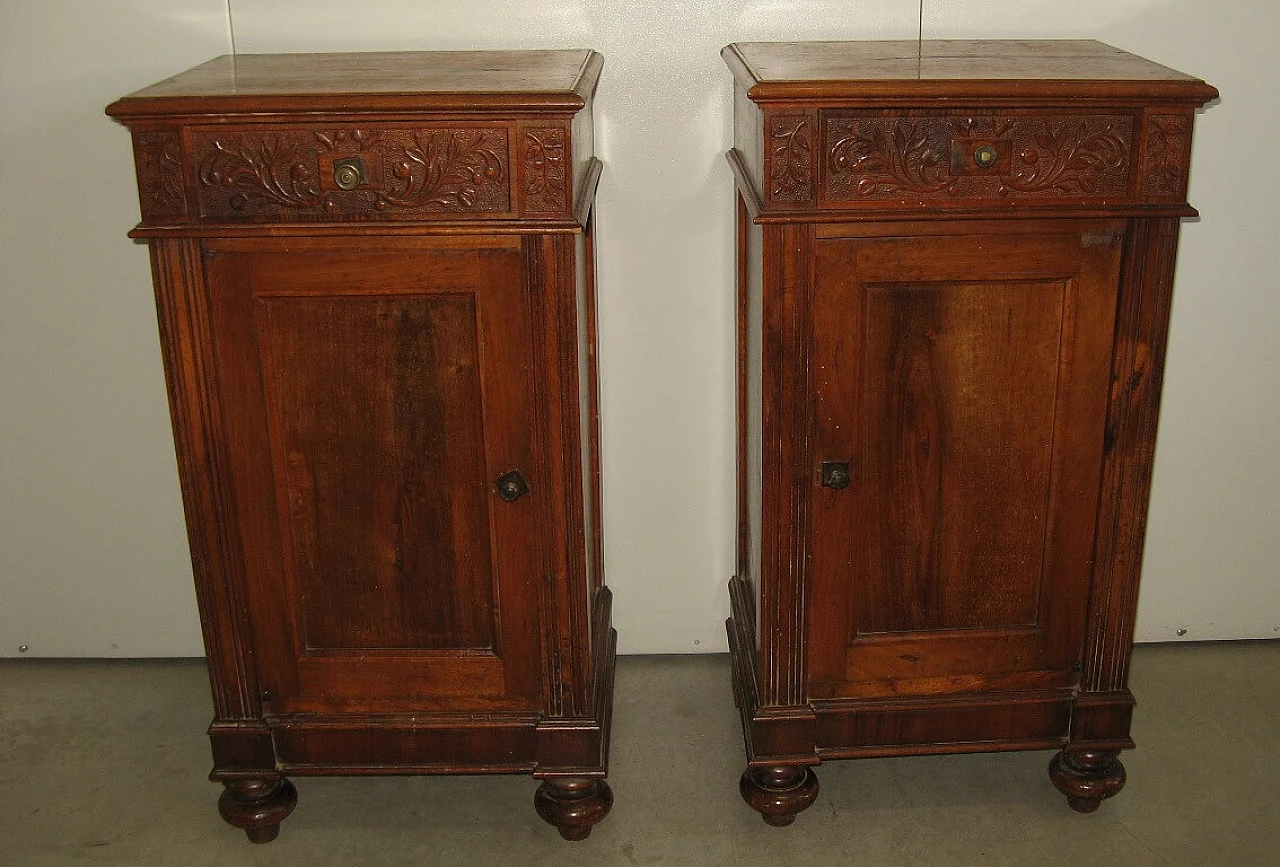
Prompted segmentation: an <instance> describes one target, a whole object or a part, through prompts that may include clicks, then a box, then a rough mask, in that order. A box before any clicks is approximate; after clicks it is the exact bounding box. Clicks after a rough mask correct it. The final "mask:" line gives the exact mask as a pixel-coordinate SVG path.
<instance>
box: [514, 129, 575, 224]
mask: <svg viewBox="0 0 1280 867" xmlns="http://www.w3.org/2000/svg"><path fill="white" fill-rule="evenodd" d="M564 151H565V147H564V128H563V127H547V128H545V129H527V130H525V132H524V209H525V211H527V212H529V213H548V212H551V213H562V212H564V211H565V210H567V209H568V207H569V184H568V180H567V172H566V169H565V153H564Z"/></svg>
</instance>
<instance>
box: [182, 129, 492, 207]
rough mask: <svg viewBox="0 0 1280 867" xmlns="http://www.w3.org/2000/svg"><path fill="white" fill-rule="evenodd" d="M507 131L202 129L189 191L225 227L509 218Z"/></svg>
mask: <svg viewBox="0 0 1280 867" xmlns="http://www.w3.org/2000/svg"><path fill="white" fill-rule="evenodd" d="M511 134H512V129H511V127H510V126H508V125H506V124H467V125H461V124H413V125H403V126H391V127H379V128H368V127H355V126H330V127H325V128H311V127H301V126H296V125H280V126H254V127H252V128H231V129H227V128H208V127H196V128H194V129H192V130H191V132H190V139H189V147H190V150H189V161H190V163H191V171H190V173H189V175H188V182H189V183H191V184H193V185H194V188H195V193H196V202H197V212H198V216H199V217H200V218H202V219H207V220H216V221H219V222H225V221H230V222H241V221H245V222H300V221H310V220H318V221H344V220H429V219H441V218H446V219H447V218H450V217H455V218H456V217H467V216H476V215H483V216H488V217H502V216H510V215H512V212H513V211H514V208H513V203H512V189H511V164H510V138H511Z"/></svg>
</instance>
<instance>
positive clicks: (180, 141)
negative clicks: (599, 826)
mask: <svg viewBox="0 0 1280 867" xmlns="http://www.w3.org/2000/svg"><path fill="white" fill-rule="evenodd" d="M601 64H602V61H601V58H600V55H598V54H596V53H594V52H591V51H531V52H447V53H408V54H331V55H305V54H294V55H241V56H237V57H223V58H219V59H217V60H214V61H211V62H210V63H207V64H205V65H203V66H200V67H198V68H196V69H193V70H191V71H189V72H186V73H183V74H182V75H178V76H176V77H174V78H170V79H168V80H166V81H164V82H161V83H160V84H157V85H155V86H154V87H150V88H147V89H146V90H142V91H139V92H138V93H135V94H133V95H132V96H128V97H125V98H124V99H122V100H120V101H118V102H116V103H115V104H113V105H112V106H111V107H110V108H109V109H108V110H107V112H108V114H110V115H111V116H113V117H114V118H116V119H117V120H119V121H120V122H121V123H124V124H126V125H127V126H128V127H129V128H130V130H131V132H132V134H133V140H134V149H135V154H136V161H137V173H138V189H139V195H140V199H141V206H142V222H141V223H140V224H139V226H138V227H137V229H135V230H134V231H133V232H132V234H131V237H134V238H142V239H145V240H146V241H147V243H148V245H149V246H150V248H151V256H152V262H153V269H154V275H155V291H156V299H157V305H158V310H159V320H160V333H161V344H162V348H163V352H164V363H165V372H166V375H167V380H168V387H169V400H170V406H171V409H172V414H173V424H174V435H175V439H176V443H177V452H178V463H179V470H180V476H181V481H182V490H183V498H184V502H185V505H186V512H187V526H188V532H189V536H190V542H191V554H192V562H193V565H194V569H195V580H196V588H197V593H198V596H199V601H200V615H201V620H202V623H203V628H204V639H205V646H206V649H207V652H208V659H209V672H210V679H211V681H212V686H213V699H214V706H215V715H214V720H213V724H212V725H211V727H210V729H209V737H210V740H211V741H212V746H213V755H214V768H213V772H212V774H211V777H212V779H214V780H218V781H220V782H222V783H223V784H224V785H225V787H226V789H225V791H224V793H223V796H222V800H221V802H220V804H219V806H220V809H221V812H222V815H223V816H224V817H225V818H226V820H227V821H228V822H230V823H231V824H233V825H235V826H237V827H240V828H243V829H245V831H246V832H247V834H248V836H249V838H250V839H251V840H253V841H254V842H266V841H268V840H271V839H273V838H274V837H275V836H276V834H277V832H278V830H279V823H280V821H281V819H283V818H284V817H285V816H287V815H288V814H289V812H290V811H291V810H292V809H293V806H294V803H295V801H296V798H297V796H296V793H295V791H294V787H293V785H292V784H291V783H290V782H289V781H288V779H287V778H288V777H292V776H302V775H308V774H456V773H532V774H533V775H534V776H535V777H537V778H539V779H541V780H542V785H541V787H540V788H539V789H538V792H537V796H536V798H535V805H536V807H537V810H538V812H539V814H540V815H541V816H542V817H543V818H544V819H546V820H547V821H548V822H551V823H553V824H555V825H557V826H558V827H559V829H560V833H561V834H562V835H564V836H565V837H566V838H568V839H582V838H583V837H586V836H587V834H588V833H590V830H591V826H592V825H593V824H594V823H596V822H598V821H600V820H601V819H602V818H603V817H604V815H605V814H606V813H607V812H608V810H609V807H610V804H611V802H612V795H611V794H610V792H609V787H608V785H607V784H606V783H605V781H604V776H605V773H606V762H607V756H608V743H609V713H610V707H611V704H612V691H613V669H614V652H615V651H614V648H615V641H616V639H615V635H614V632H613V630H612V628H611V627H610V594H609V591H608V589H607V588H605V587H604V585H603V580H602V565H601V564H602V560H601V539H600V512H599V504H600V479H599V446H598V423H597V410H596V365H595V299H594V285H593V283H594V265H593V261H592V236H591V208H592V202H593V199H594V195H595V188H596V183H597V180H598V178H599V175H600V163H599V161H598V160H596V159H595V158H594V156H593V142H592V117H591V102H592V97H593V95H594V91H595V87H596V81H597V78H598V76H599V74H600V68H601Z"/></svg>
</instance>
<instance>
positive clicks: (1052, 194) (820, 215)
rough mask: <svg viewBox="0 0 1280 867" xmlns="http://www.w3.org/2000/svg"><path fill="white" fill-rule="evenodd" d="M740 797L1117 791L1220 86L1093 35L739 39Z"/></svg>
mask: <svg viewBox="0 0 1280 867" xmlns="http://www.w3.org/2000/svg"><path fill="white" fill-rule="evenodd" d="M723 56H724V59H725V61H726V62H727V63H728V65H729V67H730V69H731V70H732V71H733V74H734V78H735V82H736V88H735V93H736V96H735V130H736V134H735V147H734V149H733V150H732V151H730V153H729V161H730V163H731V164H732V166H733V171H734V175H735V177H736V179H737V188H738V311H739V314H738V315H739V318H738V335H739V338H738V339H739V366H738V393H739V405H738V425H739V507H738V522H739V528H740V529H739V545H738V567H737V569H738V573H737V575H736V576H735V577H734V579H733V580H732V582H731V584H730V591H731V596H732V603H733V615H732V617H731V618H730V620H729V622H728V628H729V639H730V645H731V648H732V653H733V662H734V687H735V694H736V698H737V701H738V705H739V707H740V708H741V712H742V722H743V728H744V731H745V735H746V746H747V758H748V768H747V771H746V772H745V773H744V774H743V777H742V793H743V796H744V798H745V799H746V800H747V802H748V803H750V804H751V805H752V806H753V807H754V808H755V809H757V810H759V811H760V812H761V813H762V814H763V816H764V819H765V821H767V822H769V823H771V824H775V825H784V824H788V823H790V822H791V821H792V820H793V819H794V817H795V814H796V813H797V812H799V811H800V810H803V809H804V808H805V807H807V806H809V805H810V804H811V803H812V802H813V800H814V798H815V797H816V795H817V789H818V784H817V779H816V777H815V776H814V774H813V772H812V770H811V766H813V765H816V764H818V763H819V762H820V761H822V760H824V759H835V758H857V757H863V756H891V755H907V754H926V753H954V752H979V751H987V750H1013V749H1043V748H1057V749H1060V752H1058V754H1057V755H1056V756H1055V758H1054V760H1053V762H1052V764H1051V766H1050V773H1051V776H1052V778H1053V782H1054V783H1055V784H1056V785H1057V787H1058V788H1059V789H1060V790H1061V791H1062V792H1063V793H1065V794H1066V795H1067V798H1068V801H1069V803H1070V804H1071V806H1072V807H1074V808H1075V809H1077V810H1081V811H1084V812H1089V811H1092V810H1095V809H1097V807H1098V805H1099V803H1100V802H1101V800H1102V799H1103V798H1106V797H1110V796H1111V795H1113V794H1115V793H1116V792H1117V791H1118V790H1119V789H1120V788H1121V786H1123V785H1124V768H1123V766H1122V765H1121V764H1120V762H1119V761H1118V760H1117V756H1118V755H1119V752H1120V750H1122V749H1125V748H1128V747H1132V746H1133V741H1132V740H1131V739H1130V736H1129V726H1130V718H1131V714H1132V710H1133V705H1134V700H1133V696H1132V695H1131V694H1130V692H1129V690H1128V688H1127V676H1128V668H1129V652H1130V647H1131V645H1132V641H1133V626H1134V610H1135V605H1136V600H1137V591H1138V575H1139V569H1140V564H1141V555H1142V540H1143V532H1144V524H1145V519H1146V510H1147V499H1148V494H1149V489H1150V476H1151V463H1152V456H1153V449H1154V441H1155V433H1156V417H1157V410H1158V406H1159V399H1160V385H1161V376H1162V371H1163V367H1164V351H1165V342H1166V335H1167V331H1168V317H1169V305H1170V292H1171V288H1172V283H1173V264H1174V254H1175V249H1176V244H1177V239H1178V228H1179V221H1180V220H1181V219H1182V218H1183V217H1187V216H1191V215H1193V214H1194V213H1195V212H1194V211H1193V210H1192V209H1191V208H1190V207H1189V206H1188V205H1187V203H1186V185H1187V171H1188V165H1189V161H1190V148H1191V128H1192V119H1193V114H1194V111H1195V109H1196V108H1197V107H1198V106H1201V105H1203V104H1204V103H1205V102H1207V101H1208V100H1211V99H1213V98H1214V97H1215V96H1216V95H1217V92H1216V91H1215V90H1214V89H1213V88H1212V87H1209V86H1208V85H1206V84H1205V83H1204V82H1202V81H1199V80H1197V79H1194V78H1191V77H1189V76H1186V75H1183V74H1181V73H1178V72H1174V71H1173V70H1170V69H1167V68H1165V67H1162V66H1158V65H1156V64H1154V63H1151V62H1149V61H1146V60H1143V59H1142V58H1139V57H1135V56H1133V55H1131V54H1126V53H1125V52H1123V51H1119V50H1117V49H1114V48H1111V47H1109V46H1106V45H1102V44H1100V43H1097V42H925V43H923V44H922V45H918V44H917V43H915V42H846V43H796V44H764V43H753V44H737V45H730V46H728V47H727V48H725V49H724V51H723Z"/></svg>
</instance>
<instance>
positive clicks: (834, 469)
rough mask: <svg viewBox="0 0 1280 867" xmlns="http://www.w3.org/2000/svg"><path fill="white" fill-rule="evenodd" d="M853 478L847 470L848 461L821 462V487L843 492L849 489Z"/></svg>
mask: <svg viewBox="0 0 1280 867" xmlns="http://www.w3.org/2000/svg"><path fill="white" fill-rule="evenodd" d="M852 479H853V476H852V473H851V472H850V469H849V462H848V461H823V462H822V487H824V488H831V489H832V490H834V491H843V490H844V489H845V488H847V487H849V482H850V481H852Z"/></svg>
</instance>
